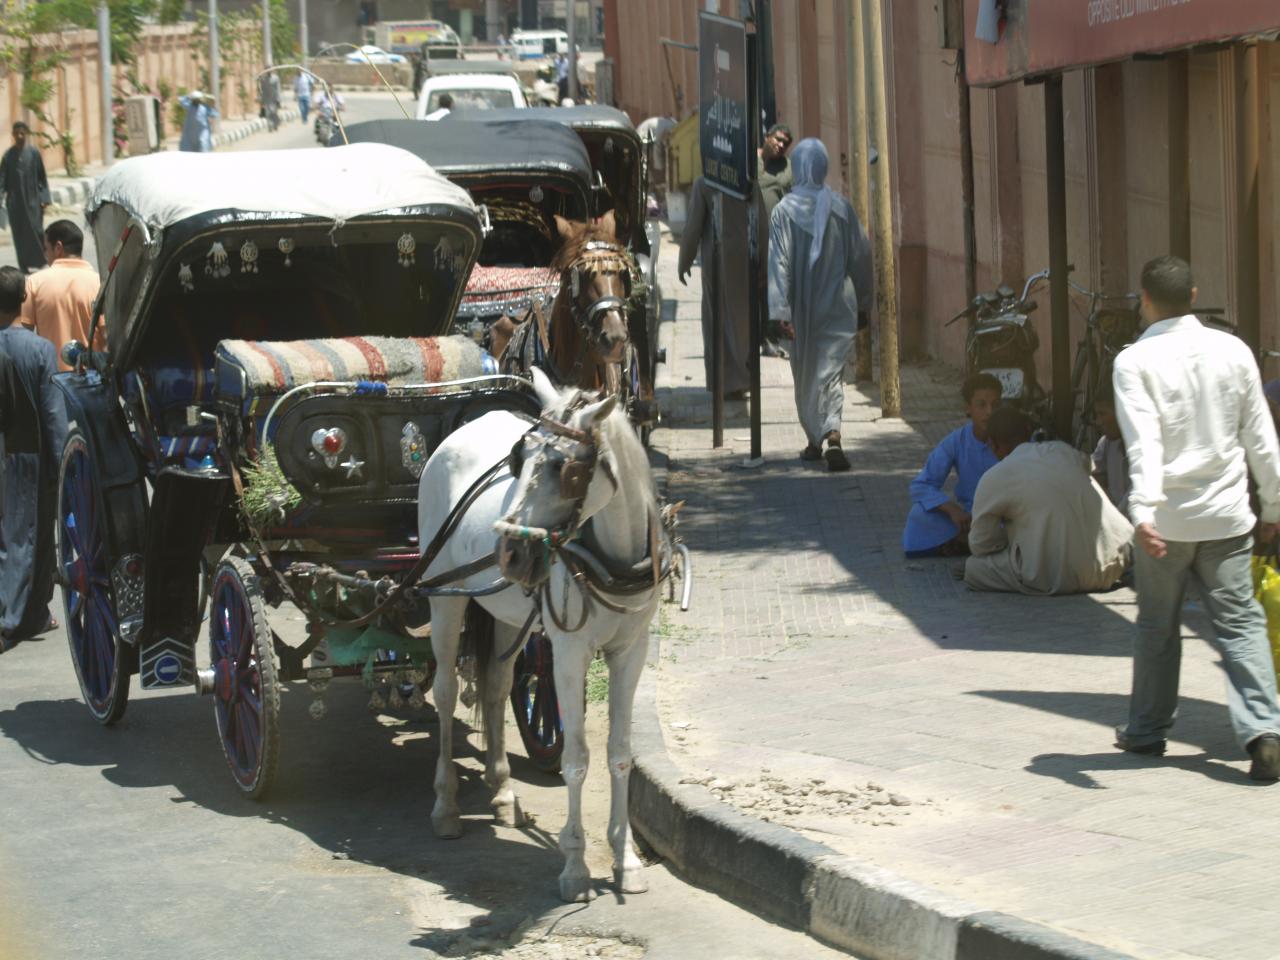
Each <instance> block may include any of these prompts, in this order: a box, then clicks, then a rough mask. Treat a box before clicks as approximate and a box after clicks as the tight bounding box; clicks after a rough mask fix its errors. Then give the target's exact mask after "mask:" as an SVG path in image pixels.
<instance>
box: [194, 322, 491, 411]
mask: <svg viewBox="0 0 1280 960" xmlns="http://www.w3.org/2000/svg"><path fill="white" fill-rule="evenodd" d="M215 360H216V367H217V380H218V395H219V397H220V398H222V399H224V400H236V401H240V402H242V403H243V404H244V412H245V415H246V416H247V415H251V414H253V413H254V412H255V410H256V409H257V407H258V406H259V404H260V402H261V401H263V400H266V399H270V398H274V397H278V396H279V395H280V394H282V393H284V392H285V391H287V390H291V389H293V388H294V387H298V386H302V385H304V384H308V383H317V382H321V381H338V382H342V383H352V382H355V383H359V382H374V383H387V384H392V385H399V384H413V383H440V382H442V381H445V380H461V379H464V378H467V377H478V376H482V375H484V374H491V373H497V363H496V361H495V360H494V359H493V357H491V356H489V354H487V353H485V352H484V350H482V349H481V348H480V347H479V346H478V345H477V344H476V343H475V341H473V340H471V339H470V338H469V337H461V336H453V337H343V338H341V339H333V340H291V341H253V340H223V341H222V342H221V343H219V344H218V348H217V350H216V352H215Z"/></svg>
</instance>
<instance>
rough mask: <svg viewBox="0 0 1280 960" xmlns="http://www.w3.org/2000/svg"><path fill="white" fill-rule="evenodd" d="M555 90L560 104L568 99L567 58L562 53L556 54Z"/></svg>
mask: <svg viewBox="0 0 1280 960" xmlns="http://www.w3.org/2000/svg"><path fill="white" fill-rule="evenodd" d="M556 88H557V89H558V90H559V93H560V96H559V99H560V102H561V103H563V102H564V101H565V100H568V99H569V58H568V57H566V56H565V55H564V54H563V53H557V54H556Z"/></svg>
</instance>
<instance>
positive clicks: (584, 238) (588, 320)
mask: <svg viewBox="0 0 1280 960" xmlns="http://www.w3.org/2000/svg"><path fill="white" fill-rule="evenodd" d="M555 222H556V229H557V231H559V234H560V239H561V246H560V250H559V252H558V253H557V254H556V256H555V259H554V260H552V262H551V269H552V270H555V271H557V272H559V274H560V292H559V293H558V294H557V295H556V299H555V303H554V304H553V305H552V307H551V316H550V318H549V319H548V318H546V317H545V316H544V315H543V314H542V312H541V311H540V310H537V309H534V310H531V311H530V312H529V313H528V314H526V316H525V318H524V320H523V322H521V323H519V324H517V323H516V321H515V320H514V319H513V318H511V317H502V318H501V319H500V320H498V321H497V322H496V323H494V325H493V328H492V331H491V334H490V336H491V349H492V352H493V353H494V355H495V356H497V357H498V359H499V362H500V364H501V367H502V370H503V372H504V373H527V372H528V371H529V368H530V367H531V366H533V365H534V362H535V359H536V358H537V356H538V355H539V353H540V354H541V356H542V357H543V359H542V360H541V362H540V363H539V364H538V365H539V366H542V367H543V368H544V369H545V370H546V372H547V373H548V375H549V376H550V377H551V379H552V380H553V381H554V382H556V383H558V384H560V385H563V386H572V387H579V388H581V389H583V390H598V389H601V388H604V389H606V390H607V391H608V392H609V393H618V392H619V390H620V389H621V385H622V363H623V361H624V360H625V358H626V349H627V344H628V342H629V337H628V333H627V318H626V310H627V298H628V297H629V295H630V291H631V278H632V275H633V270H634V263H633V261H632V259H631V254H630V253H628V252H627V249H626V248H625V247H624V246H622V244H620V243H619V242H618V237H617V224H616V222H615V220H614V215H613V212H612V211H610V212H609V213H606V214H605V215H604V216H602V217H600V218H599V219H597V220H590V221H587V222H585V223H578V222H573V221H570V220H566V219H564V218H563V217H556V218H555ZM539 346H540V347H541V350H539V349H538V348H539Z"/></svg>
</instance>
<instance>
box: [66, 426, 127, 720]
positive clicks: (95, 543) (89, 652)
mask: <svg viewBox="0 0 1280 960" xmlns="http://www.w3.org/2000/svg"><path fill="white" fill-rule="evenodd" d="M59 522H60V524H61V526H62V537H61V543H60V544H59V562H60V563H61V566H62V575H63V578H64V583H65V584H66V586H65V587H64V588H63V590H64V599H65V603H66V615H67V636H68V639H69V640H70V643H71V652H72V656H74V657H75V661H76V669H77V671H78V672H79V674H80V683H81V688H82V689H83V691H84V696H85V700H86V702H87V703H88V705H89V708H90V709H91V710H92V711H93V712H94V713H95V714H99V715H101V714H105V713H106V712H107V710H108V709H110V707H111V700H112V690H113V688H114V686H115V673H116V637H117V635H118V634H119V625H118V623H117V621H116V613H115V603H114V600H113V598H112V594H111V578H110V574H109V572H108V569H107V550H106V542H105V538H104V537H103V531H102V522H101V517H100V515H99V504H98V499H97V491H96V490H95V488H94V475H93V464H92V463H91V461H90V459H89V451H88V449H87V448H86V447H85V445H84V444H83V442H80V443H78V444H76V445H75V446H73V447H72V448H71V449H70V450H69V451H68V453H67V456H66V459H65V466H64V476H63V484H62V490H61V514H60V517H59Z"/></svg>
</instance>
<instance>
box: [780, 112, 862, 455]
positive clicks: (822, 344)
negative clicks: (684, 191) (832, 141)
mask: <svg viewBox="0 0 1280 960" xmlns="http://www.w3.org/2000/svg"><path fill="white" fill-rule="evenodd" d="M827 163H828V161H827V148H826V147H824V146H823V145H822V141H821V140H816V139H814V138H812V137H810V138H808V139H805V140H801V141H800V142H799V143H798V144H796V148H795V152H794V153H793V154H792V155H791V167H792V171H793V175H794V180H795V185H794V187H793V188H792V191H791V193H789V194H788V195H787V196H785V197H783V198H782V200H781V201H780V202H779V203H778V205H777V207H775V208H774V211H773V217H772V218H771V219H770V225H769V317H770V319H771V320H776V321H778V322H780V323H783V324H785V325H786V326H787V327H789V328H790V330H791V332H792V333H793V334H794V337H795V350H794V351H793V352H792V354H791V374H792V377H793V378H794V380H795V397H796V412H797V413H798V414H799V416H800V425H801V426H802V427H803V428H804V433H805V437H806V438H807V439H808V445H807V446H806V447H805V448H804V450H803V451H801V453H800V457H801V459H803V460H820V459H824V458H825V459H826V461H827V469H829V470H833V471H839V470H848V469H849V459H848V457H846V456H845V453H844V450H843V449H842V448H841V445H840V419H841V415H842V413H843V409H844V384H843V382H842V378H841V375H842V373H843V371H844V364H845V360H846V359H847V358H848V356H849V348H850V347H851V346H852V345H853V337H854V331H855V330H856V329H857V323H858V313H859V312H862V311H868V310H870V309H871V300H872V295H873V293H874V280H873V273H872V261H871V244H870V241H868V239H867V232H866V231H865V230H864V229H863V228H862V224H861V223H859V222H858V217H857V215H856V214H855V213H854V212H853V207H851V206H850V205H849V201H848V200H846V199H844V197H841V196H838V195H837V194H835V193H834V192H832V190H831V188H830V187H827V186H826V185H825V182H826V179H827ZM850 286H852V290H849V289H847V288H849V287H850ZM823 443H825V444H826V445H827V448H826V450H825V451H824V450H823V449H822V445H823Z"/></svg>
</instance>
